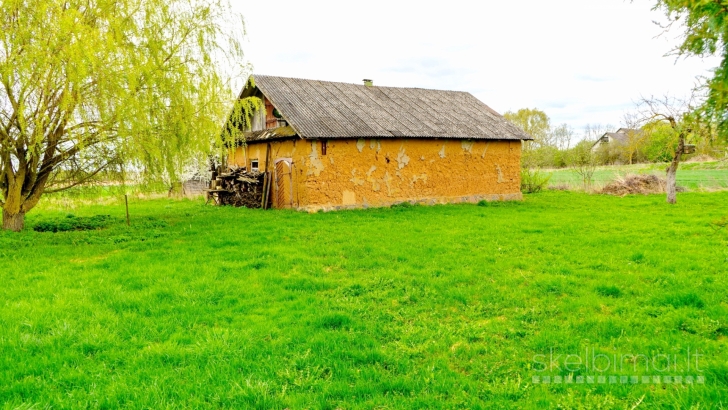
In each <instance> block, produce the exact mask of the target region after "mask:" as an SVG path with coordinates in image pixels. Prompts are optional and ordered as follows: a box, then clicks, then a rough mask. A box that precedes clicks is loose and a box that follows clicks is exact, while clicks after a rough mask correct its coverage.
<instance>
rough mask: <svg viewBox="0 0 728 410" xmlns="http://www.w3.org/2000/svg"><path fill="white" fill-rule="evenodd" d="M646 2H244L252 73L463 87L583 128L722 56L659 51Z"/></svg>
mask: <svg viewBox="0 0 728 410" xmlns="http://www.w3.org/2000/svg"><path fill="white" fill-rule="evenodd" d="M651 5H652V1H647V0H637V1H635V2H629V1H620V0H553V1H543V0H521V1H507V2H504V1H494V0H487V1H462V0H449V1H446V2H442V1H437V2H436V1H430V0H427V1H397V0H389V1H384V0H370V1H290V0H279V1H275V2H264V1H248V0H245V1H240V0H238V1H237V2H235V7H236V9H237V10H238V11H239V12H240V13H242V14H243V16H244V17H245V20H246V22H247V31H248V42H247V43H246V54H247V56H248V59H249V61H250V62H251V63H252V64H253V67H254V72H255V73H260V74H269V75H281V76H290V77H300V78H312V79H319V80H330V81H344V82H354V83H358V82H360V81H361V79H363V78H372V79H374V81H375V85H387V86H398V87H422V88H437V89H452V90H461V91H469V92H471V93H472V94H474V95H475V96H476V97H478V98H479V99H480V100H482V101H483V102H485V103H486V104H488V105H490V106H491V107H492V108H494V109H495V110H496V111H499V112H501V113H502V112H504V111H507V110H516V109H518V108H522V107H537V108H540V109H542V110H544V111H546V113H547V114H548V115H549V116H550V117H551V119H552V121H553V123H555V124H558V123H562V122H566V123H568V124H569V125H571V126H572V127H574V128H577V129H580V128H582V127H583V126H584V125H586V124H588V123H602V124H607V123H609V124H615V125H616V124H619V122H620V120H621V118H622V115H623V113H624V112H626V111H628V110H629V109H631V108H632V107H634V101H636V100H638V99H639V98H640V96H650V95H658V96H659V95H663V94H666V93H669V94H671V95H676V96H684V95H688V94H689V92H690V90H691V89H692V87H693V85H694V84H695V81H696V80H695V78H696V76H697V75H704V74H707V73H708V71H707V70H709V69H710V68H712V67H714V66H715V65H717V63H718V61H717V59H708V60H701V59H698V58H690V59H687V60H686V59H681V60H679V61H676V59H675V57H665V54H666V53H668V52H669V51H670V50H671V48H672V47H673V46H674V45H675V44H676V40H675V37H676V36H677V35H678V34H679V32H677V31H675V32H671V33H668V34H667V35H663V36H660V37H657V36H658V35H659V34H660V33H661V29H660V28H659V27H658V26H657V25H655V24H653V22H652V21H653V20H656V19H660V18H662V16H661V15H660V14H659V12H653V11H651V10H650V7H651Z"/></svg>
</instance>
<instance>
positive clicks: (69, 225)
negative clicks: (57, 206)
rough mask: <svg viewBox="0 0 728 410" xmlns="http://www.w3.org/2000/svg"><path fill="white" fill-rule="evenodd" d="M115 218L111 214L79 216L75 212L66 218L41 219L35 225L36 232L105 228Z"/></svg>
mask: <svg viewBox="0 0 728 410" xmlns="http://www.w3.org/2000/svg"><path fill="white" fill-rule="evenodd" d="M112 221H113V218H111V216H110V215H94V216H91V217H83V216H82V217H78V216H76V215H73V214H68V215H66V217H65V218H58V219H54V220H46V221H40V222H38V223H36V224H35V226H33V230H34V231H36V232H68V231H91V230H96V229H104V228H106V227H107V226H109V224H111V223H112Z"/></svg>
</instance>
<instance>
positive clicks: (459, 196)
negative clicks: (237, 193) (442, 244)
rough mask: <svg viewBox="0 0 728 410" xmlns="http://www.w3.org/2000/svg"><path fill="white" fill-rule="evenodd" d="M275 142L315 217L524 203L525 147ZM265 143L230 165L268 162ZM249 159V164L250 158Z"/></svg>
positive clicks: (274, 150)
mask: <svg viewBox="0 0 728 410" xmlns="http://www.w3.org/2000/svg"><path fill="white" fill-rule="evenodd" d="M323 143H324V141H322V140H295V141H280V142H271V157H270V158H271V161H270V162H271V163H270V164H269V170H271V171H272V169H273V164H272V163H273V162H274V160H275V159H276V158H291V159H292V160H293V164H294V166H293V192H294V198H295V199H294V207H295V208H298V209H303V210H309V211H316V210H319V209H324V210H331V209H342V208H355V207H363V206H387V205H391V204H394V203H399V202H403V201H409V202H417V203H426V204H435V203H454V202H477V201H479V200H481V199H488V200H513V199H521V198H522V196H521V192H520V159H521V142H520V141H483V140H477V141H474V140H455V139H359V140H354V139H330V140H327V141H325V144H326V153H325V155H324V153H323V151H322V144H323ZM265 152H266V143H251V144H249V145H248V146H247V147H246V150H243V149H242V148H239V149H238V151H237V152H236V153H235V155H234V156H231V158H230V161H231V163H232V162H234V163H236V164H238V165H244V164H245V162H244V161H245V158H247V161H248V163H247V165H248V166H249V161H250V159H252V158H257V159H258V160H259V161H260V166H261V168H262V167H263V164H264V162H265ZM246 155H247V157H246Z"/></svg>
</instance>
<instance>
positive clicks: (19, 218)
mask: <svg viewBox="0 0 728 410" xmlns="http://www.w3.org/2000/svg"><path fill="white" fill-rule="evenodd" d="M6 166H9V165H6ZM49 175H50V172H44V173H42V174H41V175H38V173H37V172H34V171H33V170H32V169H30V168H29V167H28V164H27V162H26V161H24V160H23V161H19V165H18V169H17V170H12V169H7V168H6V169H5V170H4V173H3V178H4V181H2V182H3V185H4V192H3V196H4V198H2V199H3V200H4V203H3V204H2V209H3V225H2V227H3V229H4V230H9V231H15V232H19V231H21V230H23V227H24V225H25V214H27V213H28V212H30V210H31V209H33V208H35V206H36V205H37V204H38V201H40V198H41V195H43V192H44V190H45V184H46V182H47V181H48V176H49ZM29 187H30V188H29Z"/></svg>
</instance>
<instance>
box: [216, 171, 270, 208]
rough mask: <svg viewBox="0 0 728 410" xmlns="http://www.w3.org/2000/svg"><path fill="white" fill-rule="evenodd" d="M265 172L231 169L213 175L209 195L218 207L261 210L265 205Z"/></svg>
mask: <svg viewBox="0 0 728 410" xmlns="http://www.w3.org/2000/svg"><path fill="white" fill-rule="evenodd" d="M264 176H265V173H264V172H258V171H248V170H247V169H245V168H239V167H235V166H233V167H231V168H229V169H228V170H227V172H221V173H219V174H218V173H217V172H215V173H214V174H213V179H212V182H211V183H210V190H208V195H211V196H214V197H215V199H216V201H215V202H216V203H217V204H218V205H232V206H237V207H243V206H244V207H246V208H260V207H261V206H262V204H263V185H264V184H263V183H264Z"/></svg>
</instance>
